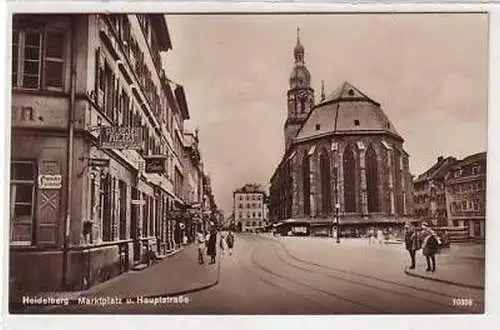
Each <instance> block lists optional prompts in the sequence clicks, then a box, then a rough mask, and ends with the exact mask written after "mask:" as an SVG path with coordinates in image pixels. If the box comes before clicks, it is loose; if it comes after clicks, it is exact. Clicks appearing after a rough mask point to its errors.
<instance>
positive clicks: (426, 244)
mask: <svg viewBox="0 0 500 330" xmlns="http://www.w3.org/2000/svg"><path fill="white" fill-rule="evenodd" d="M422 230H423V236H424V240H423V242H422V253H423V255H424V256H425V259H426V260H427V269H426V271H428V272H434V271H436V253H437V251H438V248H439V237H438V236H437V234H436V233H435V232H434V231H433V230H432V229H431V228H429V227H428V225H427V224H426V223H423V224H422Z"/></svg>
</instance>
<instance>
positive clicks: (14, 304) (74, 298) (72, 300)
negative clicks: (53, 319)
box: [9, 249, 221, 314]
mask: <svg viewBox="0 0 500 330" xmlns="http://www.w3.org/2000/svg"><path fill="white" fill-rule="evenodd" d="M183 250H184V249H177V250H174V251H172V252H170V253H167V254H165V259H166V258H168V257H171V256H173V255H176V254H178V253H179V252H181V251H183ZM217 259H218V260H217V273H216V280H215V281H213V282H211V283H208V284H205V285H202V286H198V287H195V288H190V289H185V290H180V291H176V292H167V293H161V294H156V295H148V296H146V295H145V296H134V297H123V298H121V300H122V301H124V300H126V299H127V300H129V301H132V302H136V301H137V300H138V299H139V297H141V298H148V299H154V298H161V297H174V296H181V295H186V294H190V293H195V292H199V291H203V290H207V289H210V288H212V287H214V286H216V285H217V284H219V279H220V265H221V259H220V254H218V256H217ZM147 268H149V267H147ZM132 272H137V271H134V270H130V271H128V272H127V273H132ZM127 273H124V274H122V275H125V274H127ZM115 278H116V279H117V277H115ZM112 280H113V279H110V280H109V281H112ZM109 281H106V282H102V283H100V284H97V285H96V286H94V287H91V288H89V290H85V291H70V292H68V294H67V296H65V297H64V298H66V299H68V300H69V305H75V304H78V298H81V297H85V294H87V293H88V292H89V291H90V290H91V289H93V288H96V287H97V286H99V285H106V284H109ZM53 294H55V295H57V294H60V292H54V293H53ZM23 307H25V305H24V304H22V303H21V301H20V300H17V299H16V300H14V301H10V302H9V313H11V314H33V313H32V312H22V311H15V309H20V310H21V309H22V308H23ZM57 307H58V306H57V305H46V306H44V309H45V311H46V312H50V311H51V310H53V309H55V308H57ZM34 314H43V312H41V311H36V312H34Z"/></svg>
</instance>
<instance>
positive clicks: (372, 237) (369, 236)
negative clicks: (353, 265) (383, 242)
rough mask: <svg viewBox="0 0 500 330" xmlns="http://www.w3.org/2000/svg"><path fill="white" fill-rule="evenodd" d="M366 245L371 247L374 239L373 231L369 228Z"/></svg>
mask: <svg viewBox="0 0 500 330" xmlns="http://www.w3.org/2000/svg"><path fill="white" fill-rule="evenodd" d="M367 235H368V245H370V246H371V245H372V243H373V241H374V239H375V237H374V236H375V231H374V230H373V228H371V227H370V229H368V234H367Z"/></svg>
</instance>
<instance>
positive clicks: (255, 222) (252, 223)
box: [233, 184, 267, 232]
mask: <svg viewBox="0 0 500 330" xmlns="http://www.w3.org/2000/svg"><path fill="white" fill-rule="evenodd" d="M265 200H266V194H265V193H264V191H263V190H262V189H261V188H260V187H259V186H257V185H253V184H247V185H245V186H243V187H242V188H240V189H237V190H235V191H234V192H233V213H234V218H235V222H236V224H237V228H240V230H241V231H243V232H256V231H258V230H259V231H260V230H262V229H263V228H264V227H266V226H267V221H266V218H265Z"/></svg>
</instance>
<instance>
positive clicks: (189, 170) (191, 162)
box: [183, 131, 204, 241]
mask: <svg viewBox="0 0 500 330" xmlns="http://www.w3.org/2000/svg"><path fill="white" fill-rule="evenodd" d="M183 141H184V172H185V173H186V179H185V180H184V187H183V190H184V191H183V193H184V196H185V202H186V207H187V211H186V213H185V215H186V217H185V221H186V222H187V224H186V227H187V233H188V240H189V241H192V240H193V239H194V236H195V232H196V230H197V226H202V227H204V224H203V223H202V222H203V214H202V211H203V210H202V206H203V196H204V192H203V176H204V172H203V162H202V160H201V153H200V149H199V139H198V131H196V132H195V133H191V132H184V140H183Z"/></svg>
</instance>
